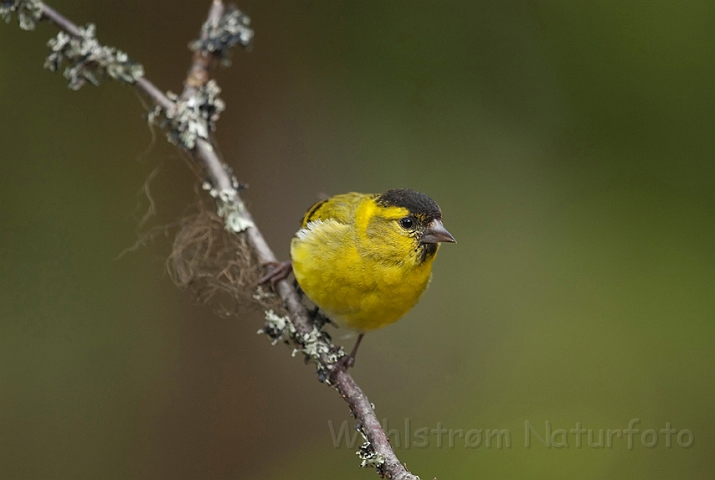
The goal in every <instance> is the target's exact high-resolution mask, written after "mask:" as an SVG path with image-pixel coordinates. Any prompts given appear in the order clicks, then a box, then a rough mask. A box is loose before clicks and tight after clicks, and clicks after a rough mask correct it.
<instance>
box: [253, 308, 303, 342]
mask: <svg viewBox="0 0 715 480" xmlns="http://www.w3.org/2000/svg"><path fill="white" fill-rule="evenodd" d="M264 313H265V318H266V323H265V325H264V326H263V328H262V329H261V330H259V331H258V334H259V335H260V334H263V333H265V334H266V335H268V336H269V337H270V338H271V345H275V344H276V343H278V342H280V341H281V340H287V339H288V338H290V337H292V336H293V335H295V327H294V326H293V322H291V321H290V318H288V317H287V316H285V315H284V316H280V315H276V313H275V312H274V311H273V310H267V311H265V312H264Z"/></svg>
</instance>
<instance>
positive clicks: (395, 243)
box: [291, 190, 454, 333]
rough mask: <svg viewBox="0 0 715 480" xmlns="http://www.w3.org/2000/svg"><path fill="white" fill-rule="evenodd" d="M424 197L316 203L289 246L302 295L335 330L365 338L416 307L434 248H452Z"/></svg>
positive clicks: (397, 193)
mask: <svg viewBox="0 0 715 480" xmlns="http://www.w3.org/2000/svg"><path fill="white" fill-rule="evenodd" d="M441 218H442V216H441V211H440V210H439V207H438V206H437V204H436V203H434V201H433V200H432V199H430V198H429V197H427V196H426V195H424V194H421V193H418V192H415V191H412V190H390V191H388V192H385V193H384V194H360V193H347V194H344V195H336V196H334V197H332V198H330V199H328V200H325V201H322V202H318V203H316V204H315V205H313V207H311V208H310V209H309V210H308V212H307V213H306V214H305V216H304V218H303V222H302V228H301V229H300V231H298V233H297V234H296V235H295V237H294V238H293V241H292V242H291V260H292V263H293V272H294V274H295V278H296V280H297V281H298V284H299V285H300V287H301V289H302V290H303V291H304V292H305V294H306V295H307V296H308V298H310V299H311V300H312V301H313V302H314V303H315V304H316V305H318V306H319V307H320V308H321V309H322V310H323V311H324V312H325V313H326V314H327V316H328V317H329V318H330V319H331V320H333V321H335V322H336V323H337V324H339V325H341V326H343V327H346V328H349V329H351V330H356V331H358V332H360V333H365V332H368V331H371V330H375V329H378V328H382V327H384V326H387V325H389V324H391V323H393V322H395V321H397V320H398V319H400V318H401V317H402V316H403V315H405V314H406V313H407V312H408V311H409V310H410V309H411V308H412V307H414V306H415V304H416V303H417V301H418V300H419V298H420V296H421V295H422V293H423V292H424V291H425V288H427V284H428V283H429V280H430V276H431V271H432V263H433V261H434V259H435V256H436V254H437V250H438V248H439V242H443V241H448V242H454V238H453V237H452V236H451V235H450V234H449V232H447V230H445V229H444V226H442V223H441Z"/></svg>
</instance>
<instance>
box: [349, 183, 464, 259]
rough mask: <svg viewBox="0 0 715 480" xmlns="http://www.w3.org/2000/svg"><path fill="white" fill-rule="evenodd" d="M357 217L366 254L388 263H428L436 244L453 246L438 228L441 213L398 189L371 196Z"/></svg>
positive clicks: (426, 201)
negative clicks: (365, 246) (364, 242)
mask: <svg viewBox="0 0 715 480" xmlns="http://www.w3.org/2000/svg"><path fill="white" fill-rule="evenodd" d="M360 210H362V211H359V212H358V213H357V215H358V218H356V223H358V224H359V225H360V227H361V228H360V227H359V228H360V230H361V233H363V235H364V237H365V240H366V241H367V242H368V246H367V248H366V250H367V254H369V255H371V256H374V257H378V258H380V259H381V260H383V261H387V262H389V263H399V264H405V263H408V264H409V263H412V264H416V265H420V264H422V263H424V262H425V261H431V260H432V259H433V258H434V256H435V254H436V253H437V250H438V249H439V244H440V243H442V242H450V243H455V242H456V240H455V239H454V237H453V236H452V235H451V234H450V233H449V232H448V231H447V229H446V228H444V225H443V224H442V211H441V210H440V208H439V206H438V205H437V203H436V202H435V201H434V200H432V199H431V198H430V197H428V196H427V195H425V194H424V193H420V192H416V191H414V190H410V189H406V188H400V189H395V190H388V191H387V192H385V193H382V194H378V195H375V196H374V197H373V198H372V200H371V202H368V204H367V205H366V206H365V208H364V209H360Z"/></svg>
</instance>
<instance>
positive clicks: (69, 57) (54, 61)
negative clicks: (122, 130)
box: [45, 23, 144, 90]
mask: <svg viewBox="0 0 715 480" xmlns="http://www.w3.org/2000/svg"><path fill="white" fill-rule="evenodd" d="M96 30H97V29H96V27H95V26H94V25H93V24H91V23H90V24H87V26H85V27H79V31H80V35H79V36H75V35H69V34H67V33H65V32H59V33H58V34H57V35H56V36H55V38H52V39H50V41H49V42H47V46H48V47H50V54H49V55H48V56H47V59H46V60H45V68H47V69H48V70H51V71H53V72H56V71H58V70H59V69H60V68H62V65H64V64H67V67H66V68H65V70H64V76H65V78H67V79H68V80H69V87H70V88H71V89H72V90H79V89H80V88H82V86H83V85H84V84H85V83H87V82H89V83H91V84H92V85H95V86H96V85H99V79H100V78H101V77H109V78H111V79H113V80H117V81H119V82H123V83H129V84H133V83H134V82H136V81H137V80H138V79H139V78H140V77H143V76H144V67H142V66H141V64H139V63H136V62H134V61H132V60H131V59H130V58H129V55H127V54H126V53H124V52H123V51H121V50H118V49H116V48H114V47H108V46H104V45H101V44H100V43H99V41H98V40H97V38H96V36H95V34H96Z"/></svg>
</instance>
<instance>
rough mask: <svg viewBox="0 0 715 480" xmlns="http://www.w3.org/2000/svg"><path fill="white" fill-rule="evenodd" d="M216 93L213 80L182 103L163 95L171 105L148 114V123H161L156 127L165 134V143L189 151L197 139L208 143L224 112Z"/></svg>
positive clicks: (181, 100)
mask: <svg viewBox="0 0 715 480" xmlns="http://www.w3.org/2000/svg"><path fill="white" fill-rule="evenodd" d="M220 93H221V88H219V86H218V84H217V83H216V81H215V80H209V81H208V82H207V83H206V84H205V85H202V86H201V87H199V88H198V89H197V91H196V94H195V95H192V96H190V97H189V98H188V99H186V100H184V99H182V98H179V96H178V95H177V94H175V93H172V92H167V94H166V96H167V97H168V98H169V100H171V101H172V102H173V105H172V106H171V107H169V108H168V109H165V108H163V107H159V106H156V107H154V109H153V110H151V111H150V112H149V114H148V118H149V121H150V122H153V121H155V120H157V119H161V121H160V122H159V124H160V126H161V127H162V128H165V129H166V130H167V134H166V135H167V137H168V139H169V141H170V142H171V143H173V144H174V145H180V146H182V147H184V148H186V149H188V150H192V149H193V148H194V147H195V146H196V141H197V140H198V139H204V140H208V139H209V133H210V132H213V131H214V130H216V122H217V121H218V119H219V116H220V114H221V112H223V111H224V110H225V109H226V104H225V103H224V101H223V100H221V99H220V98H219V96H218V95H219V94H220Z"/></svg>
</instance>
